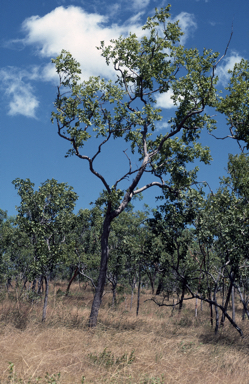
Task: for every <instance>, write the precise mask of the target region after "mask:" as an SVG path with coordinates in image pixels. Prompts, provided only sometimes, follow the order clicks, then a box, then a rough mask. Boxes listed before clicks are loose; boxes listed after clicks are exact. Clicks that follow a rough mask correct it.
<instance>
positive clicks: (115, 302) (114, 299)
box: [112, 284, 117, 307]
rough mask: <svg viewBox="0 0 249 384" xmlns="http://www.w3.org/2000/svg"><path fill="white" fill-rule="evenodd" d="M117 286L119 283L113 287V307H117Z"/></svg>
mask: <svg viewBox="0 0 249 384" xmlns="http://www.w3.org/2000/svg"><path fill="white" fill-rule="evenodd" d="M116 288H117V284H115V285H114V286H113V287H112V306H113V307H116V305H117V295H116V293H117V292H116Z"/></svg>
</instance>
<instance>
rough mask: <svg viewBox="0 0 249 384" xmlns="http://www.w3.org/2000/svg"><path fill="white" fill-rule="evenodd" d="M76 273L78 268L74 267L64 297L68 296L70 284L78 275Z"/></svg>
mask: <svg viewBox="0 0 249 384" xmlns="http://www.w3.org/2000/svg"><path fill="white" fill-rule="evenodd" d="M78 273H79V267H76V269H75V271H74V274H73V276H72V277H71V279H70V281H69V283H68V286H67V290H66V294H65V296H68V294H69V290H70V287H71V284H72V282H73V281H74V279H75V277H76V276H77V275H78Z"/></svg>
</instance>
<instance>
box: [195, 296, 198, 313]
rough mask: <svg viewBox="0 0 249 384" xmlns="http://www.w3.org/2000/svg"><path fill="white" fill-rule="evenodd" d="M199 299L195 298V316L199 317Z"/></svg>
mask: <svg viewBox="0 0 249 384" xmlns="http://www.w3.org/2000/svg"><path fill="white" fill-rule="evenodd" d="M197 308H198V299H197V297H196V299H195V317H197Z"/></svg>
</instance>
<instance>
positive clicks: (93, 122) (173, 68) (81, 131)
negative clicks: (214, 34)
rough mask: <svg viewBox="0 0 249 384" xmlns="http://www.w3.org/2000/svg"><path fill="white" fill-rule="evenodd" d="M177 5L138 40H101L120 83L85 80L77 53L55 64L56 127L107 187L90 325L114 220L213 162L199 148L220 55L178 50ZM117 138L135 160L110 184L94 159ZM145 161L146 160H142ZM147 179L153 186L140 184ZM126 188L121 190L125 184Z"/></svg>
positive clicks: (209, 121)
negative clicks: (164, 99)
mask: <svg viewBox="0 0 249 384" xmlns="http://www.w3.org/2000/svg"><path fill="white" fill-rule="evenodd" d="M169 10H170V5H168V6H167V7H166V8H162V9H160V10H157V9H156V11H155V15H154V16H153V17H149V18H148V19H147V22H146V23H145V25H144V26H143V30H145V35H144V36H143V37H142V38H141V39H139V38H138V37H137V36H136V35H135V34H130V35H129V36H128V37H126V38H125V37H122V36H121V37H120V38H119V39H117V40H112V41H111V43H112V45H110V46H107V47H106V46H105V44H104V42H103V41H102V42H101V46H100V48H98V49H100V50H101V52H102V56H103V57H105V59H106V63H107V64H108V65H109V64H110V63H111V64H112V65H113V67H114V69H115V71H116V74H117V79H116V82H115V83H114V84H113V83H112V82H111V81H105V80H104V79H101V78H100V77H91V78H90V79H89V80H88V81H84V82H83V83H80V82H79V79H80V78H79V74H80V73H81V71H80V64H79V63H78V62H77V61H76V60H75V59H73V57H72V56H71V54H70V53H68V52H66V51H62V53H61V55H59V56H58V57H57V58H56V59H53V60H52V62H53V63H54V64H55V66H56V71H57V73H58V75H59V79H60V83H59V86H58V93H57V98H56V101H55V107H56V111H55V112H53V113H52V121H56V122H57V128H58V134H59V136H60V137H61V138H63V139H65V140H67V141H68V142H69V144H70V145H71V148H70V149H69V151H68V153H67V156H68V155H76V156H77V157H79V158H80V159H82V160H86V161H87V162H88V164H89V169H90V172H92V173H93V174H94V175H95V176H96V177H97V178H99V179H100V180H101V182H102V183H103V186H104V195H105V198H106V199H105V201H106V207H107V208H106V211H105V217H104V220H103V229H102V237H101V265H100V270H99V278H98V283H97V288H96V292H95V297H94V300H93V304H92V310H91V314H90V319H89V325H90V326H95V325H96V323H97V317H98V311H99V308H100V305H101V299H102V295H103V290H104V284H105V280H106V271H107V262H108V252H109V251H108V238H109V234H110V225H111V222H112V221H113V220H114V219H115V218H116V217H117V216H119V215H120V213H121V212H123V210H124V209H125V208H126V206H127V204H128V203H129V202H130V201H131V199H132V198H133V197H134V196H135V195H137V194H138V193H141V192H143V191H145V190H147V189H148V188H151V187H154V186H158V187H160V188H168V189H173V190H175V193H177V187H176V182H177V183H178V185H179V181H180V180H181V185H189V183H190V182H191V181H190V179H191V178H190V177H189V176H190V175H189V174H188V172H187V171H186V168H185V166H186V163H188V162H190V161H193V160H194V159H195V158H199V159H200V160H201V161H203V162H205V163H207V162H208V161H209V159H210V156H209V151H208V149H207V148H206V147H204V148H203V147H202V146H201V144H200V143H199V142H198V140H199V138H200V133H201V131H202V130H203V129H204V128H207V129H209V130H211V129H212V128H213V127H215V123H216V122H215V121H214V120H213V118H212V117H211V116H209V115H208V114H206V113H205V108H206V107H207V106H211V107H214V106H216V101H217V98H216V89H215V84H216V83H217V77H216V76H215V69H216V67H217V64H218V62H219V61H220V59H219V61H218V62H217V58H218V53H213V52H212V51H211V50H207V49H204V50H203V54H202V55H201V54H200V53H199V52H198V50H197V49H185V48H184V47H183V46H182V45H180V44H179V41H180V37H181V36H182V35H183V33H182V32H181V30H180V27H179V25H178V21H177V22H175V23H171V22H169V21H168V20H169V18H170V13H169ZM170 91H171V92H172V97H171V99H172V103H173V104H174V105H175V107H176V111H175V114H174V116H172V118H171V119H170V120H168V129H167V130H166V132H165V133H164V134H156V132H155V129H156V125H157V123H158V122H159V121H161V119H162V115H161V110H160V109H159V108H157V107H156V97H157V96H159V95H162V94H166V93H167V92H170ZM92 136H96V137H100V138H101V137H102V139H103V140H102V142H101V143H100V144H99V145H97V149H96V152H95V154H94V155H93V156H92V157H90V156H89V155H87V154H86V153H85V152H84V151H83V149H84V144H85V143H86V142H87V141H89V140H90V139H91V138H92ZM111 138H114V139H118V138H123V139H124V141H125V142H130V144H131V152H132V154H134V155H135V160H134V163H136V164H137V163H138V161H139V165H138V166H137V165H136V166H135V169H133V168H132V161H131V159H130V158H129V157H128V155H127V154H126V151H124V153H125V155H126V156H127V158H128V169H127V172H125V173H124V174H121V175H120V177H119V178H118V179H117V180H115V181H114V182H113V183H112V184H111V185H110V184H109V183H108V182H107V180H106V178H105V177H104V175H103V174H101V173H100V172H99V171H98V170H97V169H96V167H95V160H96V158H97V157H98V156H99V155H100V153H101V150H102V148H103V146H104V145H107V144H108V142H109V141H110V139H111ZM126 146H127V144H126ZM138 159H139V160H138ZM145 173H147V174H148V173H149V174H150V175H151V181H150V182H148V183H145V184H144V185H143V186H139V185H140V182H141V180H142V176H143V175H144V174H145ZM125 181H126V182H127V185H126V186H125V187H124V188H123V189H122V190H121V189H120V183H121V182H122V185H124V184H125Z"/></svg>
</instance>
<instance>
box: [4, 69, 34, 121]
mask: <svg viewBox="0 0 249 384" xmlns="http://www.w3.org/2000/svg"><path fill="white" fill-rule="evenodd" d="M37 77H38V68H37V67H33V68H32V69H31V70H30V71H29V72H28V71H22V70H19V69H17V68H13V67H7V68H2V69H0V79H1V88H2V89H3V90H4V94H5V96H6V97H7V100H8V101H7V103H8V114H9V115H11V116H14V115H23V116H26V117H33V118H35V112H36V109H37V107H38V106H39V101H38V99H37V98H36V96H35V95H34V89H33V87H32V86H31V84H30V83H29V82H27V79H30V80H34V79H36V78H37Z"/></svg>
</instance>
